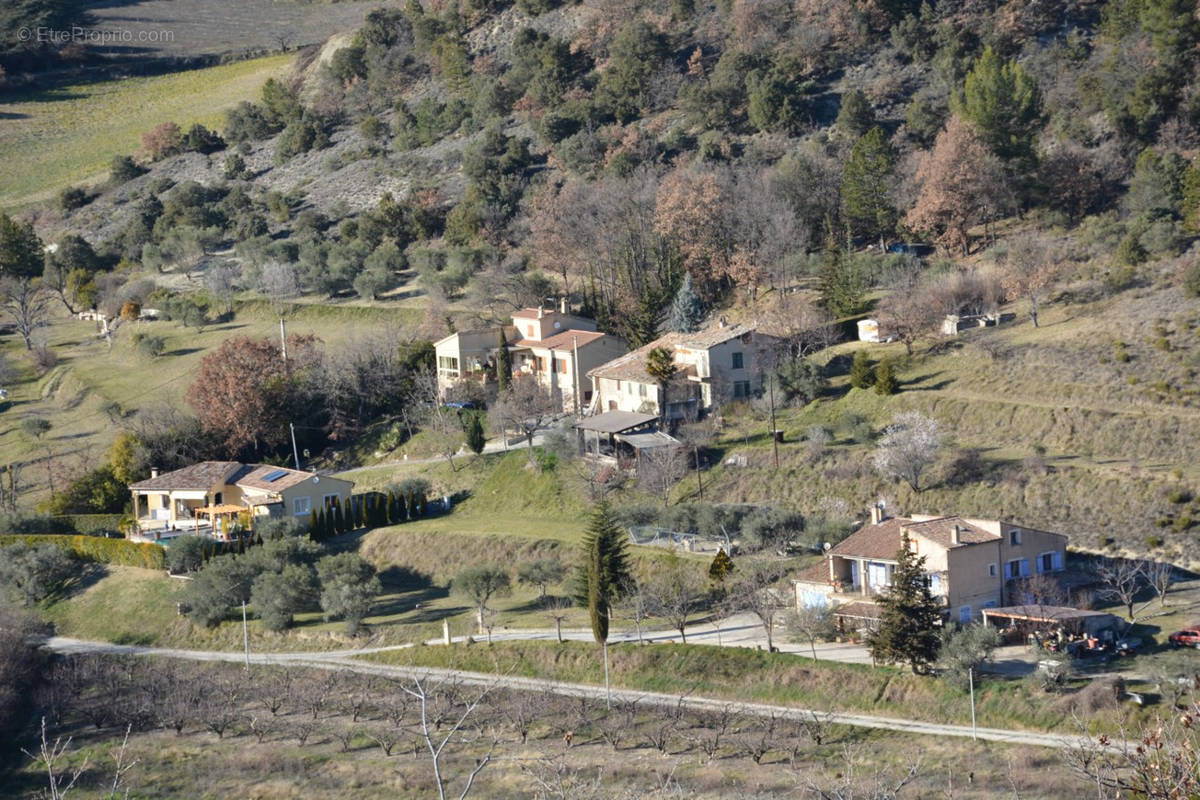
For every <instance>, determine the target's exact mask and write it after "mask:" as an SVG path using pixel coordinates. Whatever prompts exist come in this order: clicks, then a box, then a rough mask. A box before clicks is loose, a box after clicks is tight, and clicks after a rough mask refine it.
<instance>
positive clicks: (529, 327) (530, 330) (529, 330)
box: [525, 325, 537, 339]
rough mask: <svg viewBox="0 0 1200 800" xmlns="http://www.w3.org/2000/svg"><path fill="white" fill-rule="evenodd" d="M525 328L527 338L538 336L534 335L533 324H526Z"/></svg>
mask: <svg viewBox="0 0 1200 800" xmlns="http://www.w3.org/2000/svg"><path fill="white" fill-rule="evenodd" d="M525 330H526V331H527V338H530V339H536V338H537V337H536V336H534V335H533V326H532V325H526V326H525Z"/></svg>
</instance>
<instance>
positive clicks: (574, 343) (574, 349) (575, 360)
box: [564, 312, 583, 418]
mask: <svg viewBox="0 0 1200 800" xmlns="http://www.w3.org/2000/svg"><path fill="white" fill-rule="evenodd" d="M564 313H565V312H564ZM571 366H572V367H573V368H574V372H575V380H573V381H572V382H571V383H572V384H573V391H572V394H573V395H574V396H575V417H576V418H578V417H579V416H580V415H581V414H582V413H583V412H582V410H581V408H580V405H579V397H580V395H579V337H577V336H572V337H571Z"/></svg>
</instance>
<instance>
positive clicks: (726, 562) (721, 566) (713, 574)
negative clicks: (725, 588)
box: [708, 548, 733, 583]
mask: <svg viewBox="0 0 1200 800" xmlns="http://www.w3.org/2000/svg"><path fill="white" fill-rule="evenodd" d="M731 572H733V559H732V558H730V557H729V554H728V553H726V552H725V548H721V549H720V550H718V551H717V554H716V555H715V556H713V560H712V563H711V564H709V565H708V578H709V580H711V581H713V582H714V583H724V581H725V578H727V577H728V576H729V573H731Z"/></svg>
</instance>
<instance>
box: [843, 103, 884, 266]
mask: <svg viewBox="0 0 1200 800" xmlns="http://www.w3.org/2000/svg"><path fill="white" fill-rule="evenodd" d="M895 165H896V151H895V148H893V147H892V145H891V142H889V141H888V140H887V137H886V135H885V134H884V132H883V129H882V128H880V127H878V126H876V127H874V128H871V130H869V131H867V132H866V133H865V134H863V136H862V137H861V138H860V139H859V140H858V141H856V142H855V143H854V147H853V148H852V149H851V150H850V157H849V158H848V159H846V168H845V170H844V171H843V173H842V209H843V210H844V212H845V214H846V219H847V220H848V221H849V224H850V229H851V230H852V231H854V233H856V234H858V235H860V236H870V237H878V238H879V247H880V250H881V251H882V250H883V244H884V241H883V239H884V237H885V236H887V235H888V234H889V233H891V232H892V230H894V229H895V227H896V219H897V213H896V208H895V206H893V205H892V200H891V193H892V184H893V183H894V181H893V180H892V169H893V167H895Z"/></svg>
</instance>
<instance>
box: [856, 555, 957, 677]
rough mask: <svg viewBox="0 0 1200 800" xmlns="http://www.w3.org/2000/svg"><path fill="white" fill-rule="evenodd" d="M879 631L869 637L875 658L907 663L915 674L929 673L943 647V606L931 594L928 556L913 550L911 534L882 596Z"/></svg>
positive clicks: (892, 662) (880, 598) (880, 599)
mask: <svg viewBox="0 0 1200 800" xmlns="http://www.w3.org/2000/svg"><path fill="white" fill-rule="evenodd" d="M877 602H878V603H879V607H880V614H879V628H878V629H877V630H875V631H872V632H871V634H870V635H868V636H867V647H868V648H869V649H870V651H871V657H872V658H874V659H875V660H876V661H881V662H883V663H885V664H898V663H906V664H908V665H909V666H910V667H912V671H913V673H914V674H917V675H920V674H922V673H925V672H928V670H929V667H930V665H931V664H933V662H934V661H936V660H937V656H938V649H939V647H940V645H941V637H940V635H939V629H940V627H941V621H942V611H941V606H940V605H938V602H937V601H936V600H934V599H933V595H932V594H930V592H929V582H928V579H927V577H926V575H925V557H924V556H921V557H919V558H918V557H917V556H916V554H915V553H913V551H912V547H911V542H910V540H909V538H908V534H904V535H903V537H902V538H901V540H900V552H899V553H897V554H896V568H895V570H894V571H893V572H892V583H891V586H889V587H888V588H887V590H886V591H885V592H884V593H883V594H881V595H880V596H879V599H878V601H877Z"/></svg>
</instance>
